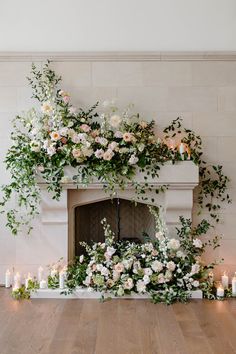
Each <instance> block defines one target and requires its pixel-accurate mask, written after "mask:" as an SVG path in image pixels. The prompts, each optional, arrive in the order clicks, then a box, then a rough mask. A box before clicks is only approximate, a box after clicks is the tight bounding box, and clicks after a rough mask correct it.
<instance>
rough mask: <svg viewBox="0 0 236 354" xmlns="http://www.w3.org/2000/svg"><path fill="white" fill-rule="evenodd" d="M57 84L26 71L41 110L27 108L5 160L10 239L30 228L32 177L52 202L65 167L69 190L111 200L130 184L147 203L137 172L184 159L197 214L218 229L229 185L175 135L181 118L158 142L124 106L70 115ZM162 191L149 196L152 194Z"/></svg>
mask: <svg viewBox="0 0 236 354" xmlns="http://www.w3.org/2000/svg"><path fill="white" fill-rule="evenodd" d="M60 81H61V77H59V76H58V75H57V74H56V73H55V72H54V71H53V70H52V69H51V68H50V63H49V62H48V63H46V64H45V65H44V66H43V69H42V70H38V69H37V68H36V66H35V65H34V64H33V65H32V72H31V77H30V78H29V83H30V85H31V87H32V90H33V95H32V97H33V98H34V99H36V100H38V102H39V105H40V109H36V108H32V109H31V110H30V111H28V112H26V113H24V114H23V115H20V116H17V117H16V118H15V120H14V131H13V132H12V135H11V138H12V142H13V143H12V146H11V147H10V149H9V150H8V152H7V155H6V159H5V162H6V168H7V169H8V170H9V171H10V173H11V176H12V179H11V182H10V184H8V185H4V186H3V187H2V190H3V199H2V202H1V203H0V205H1V207H2V212H5V211H6V213H7V226H8V227H9V228H10V229H11V231H12V233H13V234H14V235H16V234H17V233H18V232H19V231H20V230H22V227H27V230H28V232H30V230H31V220H32V219H33V218H34V217H35V215H37V213H38V206H39V203H40V190H39V187H38V184H37V175H38V174H40V175H41V177H42V178H43V179H44V180H45V182H46V183H47V185H48V187H47V189H48V191H49V192H52V194H53V198H55V199H59V198H60V195H61V190H62V184H63V183H66V182H67V176H65V175H64V167H65V166H68V165H70V166H73V167H76V168H77V171H78V172H77V174H76V175H75V176H74V182H75V184H76V183H81V182H82V183H85V184H86V183H89V181H90V180H91V178H93V177H97V178H98V180H99V181H101V182H102V183H103V184H104V188H105V190H107V191H109V192H110V194H111V197H112V196H114V195H115V192H116V191H115V186H117V185H118V186H119V188H122V189H124V188H125V186H126V184H127V182H131V183H133V185H134V186H135V190H136V194H137V199H141V200H147V197H146V194H145V192H146V190H148V189H150V188H151V187H150V186H148V184H147V183H143V184H141V183H137V182H135V180H134V176H135V171H136V170H137V168H138V169H139V170H140V171H142V172H145V174H146V176H148V175H151V176H153V177H158V175H159V171H160V168H161V166H162V165H164V164H165V163H166V162H167V161H172V163H176V162H177V161H180V160H183V159H191V160H192V161H193V162H194V163H196V164H197V165H198V166H199V171H200V185H199V194H198V202H199V207H200V209H202V208H203V207H207V208H208V210H209V212H210V214H211V217H212V218H213V219H214V220H215V221H218V219H219V218H218V213H219V209H220V203H221V202H223V201H227V202H230V197H229V195H228V194H227V185H228V181H229V179H228V177H227V176H225V175H224V174H223V170H222V166H208V165H207V164H206V163H205V162H204V161H203V160H202V141H201V138H200V136H198V135H196V134H195V133H194V132H193V131H191V130H189V129H185V128H182V125H181V119H180V118H177V119H176V120H174V121H173V122H172V123H171V124H170V125H169V126H168V127H166V128H165V129H164V131H163V132H159V133H160V134H159V137H157V136H155V133H154V128H155V127H154V124H155V123H154V121H151V122H147V121H145V120H143V119H141V118H140V116H139V114H133V113H132V107H131V106H129V107H128V108H126V109H125V110H123V111H122V112H120V111H119V109H118V108H117V107H116V105H115V103H114V102H113V101H111V102H108V101H106V102H104V103H103V112H102V113H100V111H99V113H98V111H97V107H98V103H96V104H95V105H93V106H92V107H91V108H90V109H88V110H86V111H85V110H83V109H81V108H79V109H76V108H75V107H74V106H73V105H72V104H71V101H70V96H69V94H68V93H67V92H65V91H64V90H61V89H60V88H58V84H59V83H60ZM173 139H175V141H174V143H173ZM180 143H182V145H181V149H180V147H179V144H180ZM146 178H147V177H146ZM165 188H166V187H165V186H163V187H161V188H160V189H156V193H159V192H160V191H161V190H163V189H165ZM11 198H16V201H17V204H16V207H15V208H12V209H10V210H9V209H8V208H7V203H8V202H9V201H10V200H11Z"/></svg>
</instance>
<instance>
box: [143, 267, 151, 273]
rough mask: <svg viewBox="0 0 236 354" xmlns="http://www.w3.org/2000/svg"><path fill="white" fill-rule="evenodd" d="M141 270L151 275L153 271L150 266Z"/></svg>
mask: <svg viewBox="0 0 236 354" xmlns="http://www.w3.org/2000/svg"><path fill="white" fill-rule="evenodd" d="M143 271H144V274H145V275H152V273H153V272H152V270H151V268H144V269H143Z"/></svg>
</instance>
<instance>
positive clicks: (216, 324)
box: [0, 288, 236, 354]
mask: <svg viewBox="0 0 236 354" xmlns="http://www.w3.org/2000/svg"><path fill="white" fill-rule="evenodd" d="M39 353H40V354H77V353H78V354H82V353H83V354H90V353H91V354H92V353H94V354H177V353H178V354H198V353H199V354H208V353H209V354H231V353H236V300H233V299H232V300H227V301H223V302H220V301H213V302H210V301H201V300H192V301H191V302H190V303H188V304H187V305H184V304H175V305H172V306H168V307H167V306H166V305H162V304H160V305H154V304H152V303H150V302H149V301H146V300H113V301H109V302H106V303H103V304H102V303H99V302H98V301H97V300H69V299H68V300H39V299H38V300H32V301H31V300H29V301H21V302H17V301H14V300H12V299H11V298H10V296H9V291H8V290H6V289H3V288H1V289H0V354H39Z"/></svg>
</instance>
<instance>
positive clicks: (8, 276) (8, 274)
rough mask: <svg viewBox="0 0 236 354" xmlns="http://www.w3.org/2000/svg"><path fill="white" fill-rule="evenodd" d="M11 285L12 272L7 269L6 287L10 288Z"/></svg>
mask: <svg viewBox="0 0 236 354" xmlns="http://www.w3.org/2000/svg"><path fill="white" fill-rule="evenodd" d="M10 286H11V272H10V270H9V269H7V271H6V274H5V288H10Z"/></svg>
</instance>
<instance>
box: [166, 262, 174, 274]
mask: <svg viewBox="0 0 236 354" xmlns="http://www.w3.org/2000/svg"><path fill="white" fill-rule="evenodd" d="M166 267H167V269H169V270H171V271H172V272H173V271H174V270H175V268H176V265H175V263H174V262H173V261H170V262H168V263H167V265H166Z"/></svg>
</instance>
